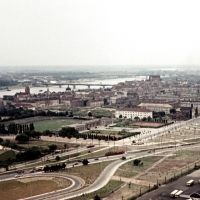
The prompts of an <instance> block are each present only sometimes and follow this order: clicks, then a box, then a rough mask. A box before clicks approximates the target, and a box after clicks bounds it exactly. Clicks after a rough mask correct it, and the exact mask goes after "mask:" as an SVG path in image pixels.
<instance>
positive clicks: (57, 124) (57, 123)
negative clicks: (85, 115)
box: [34, 119, 77, 132]
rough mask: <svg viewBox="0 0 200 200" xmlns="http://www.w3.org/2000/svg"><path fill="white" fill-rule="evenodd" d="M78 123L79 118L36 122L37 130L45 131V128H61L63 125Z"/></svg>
mask: <svg viewBox="0 0 200 200" xmlns="http://www.w3.org/2000/svg"><path fill="white" fill-rule="evenodd" d="M75 123H77V120H73V119H59V120H58V119H57V120H56V119H55V120H53V119H52V120H46V121H39V122H34V127H35V131H40V132H43V131H45V130H57V129H61V128H62V126H68V125H71V124H75Z"/></svg>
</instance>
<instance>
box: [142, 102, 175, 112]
mask: <svg viewBox="0 0 200 200" xmlns="http://www.w3.org/2000/svg"><path fill="white" fill-rule="evenodd" d="M138 106H139V107H142V108H146V109H149V110H151V111H154V112H165V114H170V109H172V108H173V106H171V105H169V104H167V103H166V104H164V103H162V104H160V103H140V104H139V105H138Z"/></svg>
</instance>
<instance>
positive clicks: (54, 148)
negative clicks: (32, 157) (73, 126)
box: [48, 144, 57, 152]
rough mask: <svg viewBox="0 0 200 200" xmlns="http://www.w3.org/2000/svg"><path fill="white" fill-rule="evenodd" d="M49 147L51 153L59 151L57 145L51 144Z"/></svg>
mask: <svg viewBox="0 0 200 200" xmlns="http://www.w3.org/2000/svg"><path fill="white" fill-rule="evenodd" d="M48 147H49V151H50V152H54V151H55V150H56V149H57V145H55V144H51V145H49V146H48Z"/></svg>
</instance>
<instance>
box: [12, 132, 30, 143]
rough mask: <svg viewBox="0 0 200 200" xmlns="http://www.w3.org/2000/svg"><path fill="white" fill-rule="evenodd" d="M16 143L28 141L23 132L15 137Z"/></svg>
mask: <svg viewBox="0 0 200 200" xmlns="http://www.w3.org/2000/svg"><path fill="white" fill-rule="evenodd" d="M15 140H17V142H18V143H26V142H28V141H29V137H28V136H27V135H25V134H19V135H17V136H16V137H15Z"/></svg>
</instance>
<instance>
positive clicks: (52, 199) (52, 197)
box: [0, 118, 200, 200]
mask: <svg viewBox="0 0 200 200" xmlns="http://www.w3.org/2000/svg"><path fill="white" fill-rule="evenodd" d="M199 122H200V118H195V119H192V120H189V121H187V122H177V123H175V124H171V125H169V126H167V127H162V128H159V129H154V130H152V131H150V132H147V133H144V134H142V135H140V136H138V138H137V139H138V141H143V140H147V139H149V138H151V137H157V136H159V135H161V134H167V133H168V132H169V131H174V130H177V129H180V128H183V127H185V126H189V125H191V124H193V123H199ZM128 143H131V141H130V139H129V138H126V139H125V140H124V141H122V140H120V141H116V145H119V146H122V145H124V144H128ZM199 146H200V145H199V144H194V145H184V146H176V147H175V148H174V146H169V147H164V148H160V149H159V148H157V149H156V152H155V153H162V152H167V151H172V150H179V149H187V148H194V147H199ZM83 149H84V148H83ZM85 149H86V148H85ZM85 149H84V150H85ZM79 150H80V149H79ZM75 151H77V150H75ZM70 153H71V154H73V153H75V152H70ZM152 153H154V152H153V151H152ZM68 154H69V152H67V155H68ZM148 155H149V153H148V150H142V151H138V152H134V154H128V153H126V154H123V156H125V157H126V160H121V159H119V158H120V157H121V156H122V155H118V156H110V157H108V158H107V157H102V158H99V160H94V159H90V160H89V162H90V164H92V163H96V162H100V163H101V162H104V161H105V160H106V161H107V160H111V159H117V160H116V161H115V162H113V163H111V164H110V165H108V166H107V167H106V168H105V169H104V170H103V171H102V173H101V174H100V176H99V177H98V178H97V179H96V181H95V182H94V183H93V184H91V185H90V186H89V187H87V188H84V189H80V190H78V191H74V192H70V193H69V191H72V189H70V190H68V193H67V194H66V191H63V190H62V191H56V192H53V193H48V194H42V195H38V196H36V197H29V198H27V199H30V200H33V199H34V200H35V199H37V200H39V199H44V197H45V198H48V199H49V200H58V199H60V200H62V199H67V198H72V197H76V196H80V195H82V194H85V193H90V192H93V191H96V190H98V189H100V188H102V187H103V186H104V185H106V184H107V183H108V181H109V180H110V178H111V177H112V176H113V174H114V173H115V171H116V170H117V169H118V167H119V166H121V165H123V164H124V163H126V162H128V161H131V160H134V159H136V158H141V157H144V156H148ZM38 162H39V160H38ZM72 165H73V163H72V164H70V165H68V166H67V167H72ZM11 176H12V177H13V176H14V174H9V175H2V176H0V178H1V179H7V178H11ZM75 185H76V182H75Z"/></svg>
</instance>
